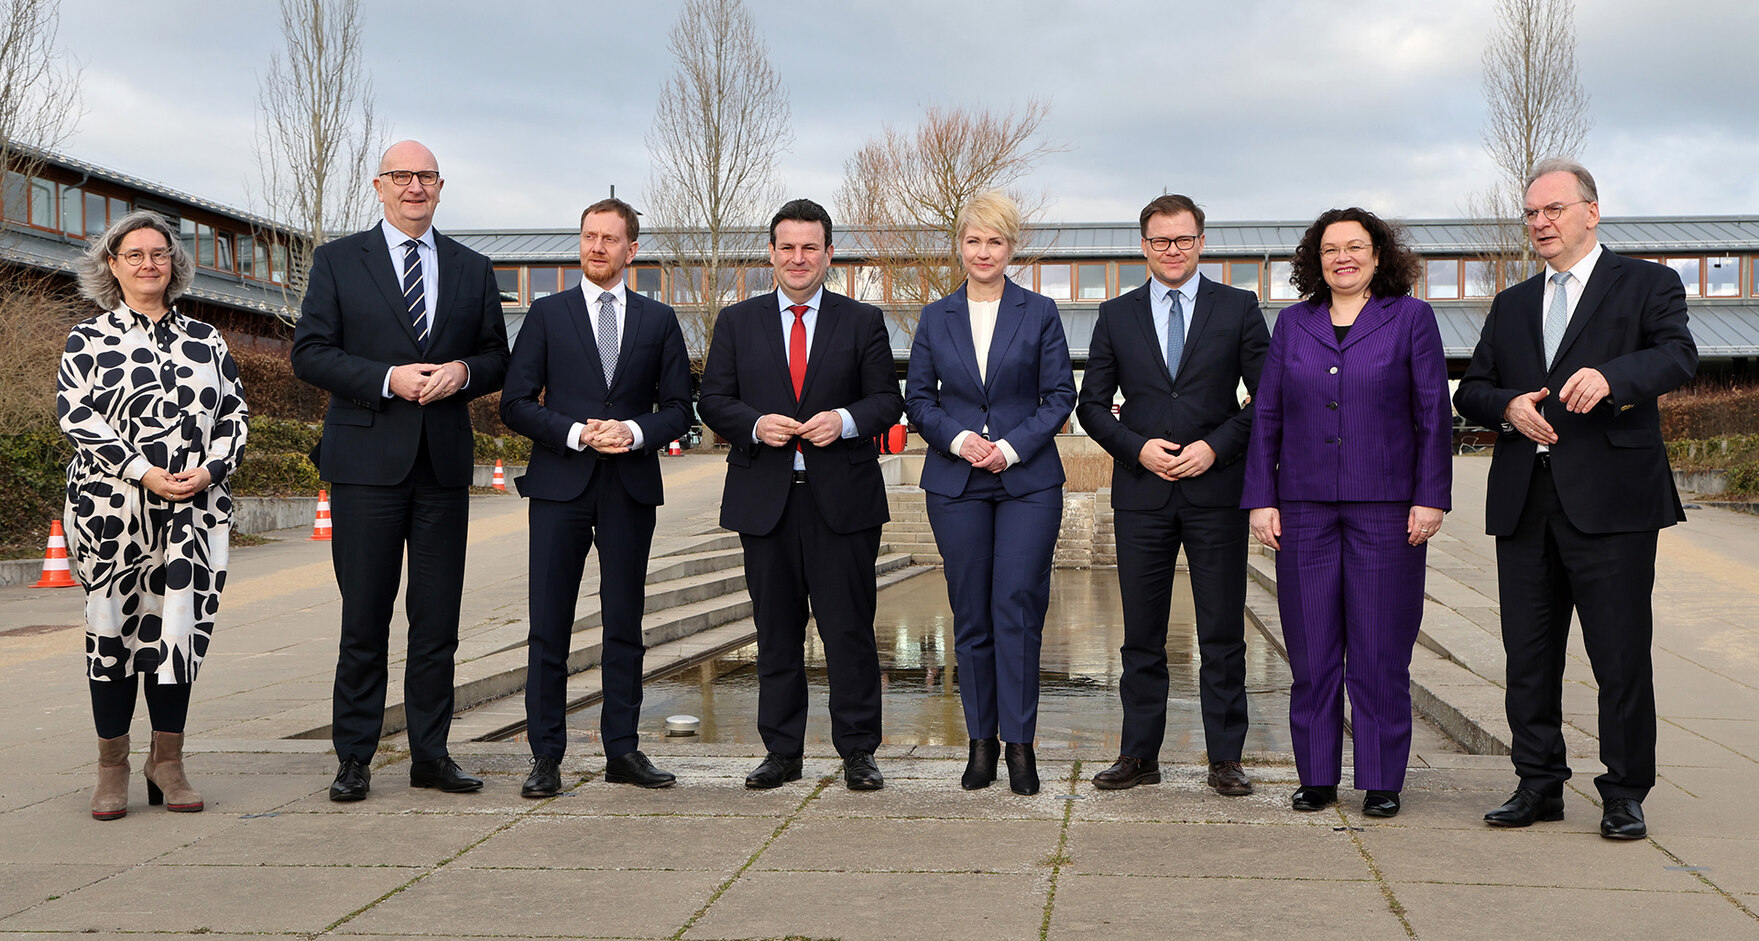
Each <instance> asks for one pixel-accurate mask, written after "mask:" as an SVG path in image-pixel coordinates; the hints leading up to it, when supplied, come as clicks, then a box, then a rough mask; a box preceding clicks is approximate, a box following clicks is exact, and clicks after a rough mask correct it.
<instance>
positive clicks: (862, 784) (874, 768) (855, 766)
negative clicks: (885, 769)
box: [843, 751, 886, 791]
mask: <svg viewBox="0 0 1759 941" xmlns="http://www.w3.org/2000/svg"><path fill="white" fill-rule="evenodd" d="M843 783H844V784H847V785H848V786H849V790H851V791H877V790H879V789H880V788H882V787H885V786H886V779H885V778H883V777H881V776H880V770H879V765H876V764H874V763H873V752H870V751H852V752H850V753H849V755H848V756H847V757H845V758H844V759H843Z"/></svg>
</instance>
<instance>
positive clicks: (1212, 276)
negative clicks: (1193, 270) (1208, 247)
mask: <svg viewBox="0 0 1759 941" xmlns="http://www.w3.org/2000/svg"><path fill="white" fill-rule="evenodd" d="M1197 273H1198V274H1200V275H1203V276H1204V277H1206V278H1208V279H1209V280H1211V281H1217V282H1220V281H1222V263H1221V262H1219V261H1200V262H1198V263H1197ZM1222 283H1226V282H1222Z"/></svg>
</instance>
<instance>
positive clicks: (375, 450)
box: [293, 225, 507, 487]
mask: <svg viewBox="0 0 1759 941" xmlns="http://www.w3.org/2000/svg"><path fill="white" fill-rule="evenodd" d="M434 242H435V247H436V249H437V251H436V254H437V255H438V256H439V267H440V271H439V279H440V297H439V302H438V303H437V304H435V305H434V306H433V309H432V316H433V323H432V324H431V326H430V329H429V333H428V349H427V352H426V353H423V352H422V350H421V347H420V346H418V345H417V344H416V339H415V326H414V324H412V323H411V322H410V319H409V307H408V305H407V304H405V303H404V301H403V289H402V286H401V285H399V284H398V283H397V269H396V267H395V266H394V265H393V264H392V263H391V253H390V251H389V250H388V249H387V248H386V247H385V237H384V235H383V233H382V232H381V231H380V229H379V226H377V225H375V226H373V227H372V228H370V229H367V230H366V231H364V232H357V233H355V234H354V235H350V236H346V237H344V238H340V239H337V240H336V241H334V242H330V243H328V244H325V245H320V246H318V250H317V252H316V253H315V254H314V255H313V256H312V268H311V280H310V282H309V283H308V284H307V286H306V291H305V302H304V303H303V304H301V305H300V314H299V323H298V324H297V325H296V326H295V327H294V332H293V374H294V375H296V376H298V377H299V378H300V379H303V380H305V381H306V382H309V383H311V384H312V385H314V386H317V387H318V388H320V389H325V390H327V391H329V393H330V407H329V410H328V411H327V412H326V413H325V414H324V437H323V440H322V442H321V443H320V444H319V446H318V451H317V452H316V454H315V456H314V460H316V461H317V464H318V473H319V474H321V475H322V476H323V478H324V479H325V480H328V481H331V482H333V483H339V484H378V485H389V484H394V483H397V482H398V481H401V480H402V479H403V478H405V477H407V476H408V475H409V470H410V468H411V467H413V466H414V464H415V456H416V451H417V450H418V448H419V447H420V444H421V438H422V433H423V431H424V430H425V431H426V433H427V440H428V454H429V456H430V458H431V460H432V461H433V465H434V476H435V478H436V479H437V480H438V481H439V483H440V484H441V485H442V486H447V487H467V486H469V485H470V480H471V473H472V470H471V468H472V466H473V465H474V464H475V460H476V459H475V453H476V442H475V438H474V436H473V435H472V433H471V428H470V411H469V409H468V408H467V407H466V403H468V402H469V400H471V399H473V398H476V397H477V396H479V395H488V394H489V393H491V392H494V391H495V390H497V389H499V388H501V380H502V379H503V378H505V376H506V374H507V323H506V321H505V320H504V319H503V318H502V315H501V299H500V292H499V291H498V290H497V289H496V287H495V272H494V268H493V267H492V266H491V265H490V264H489V260H488V259H487V258H485V257H483V256H482V255H479V254H477V253H476V252H473V251H471V250H470V249H468V248H465V247H464V246H462V245H460V244H458V243H457V242H455V241H453V240H451V239H449V238H447V237H446V236H444V235H441V234H439V233H438V232H435V233H434ZM454 360H458V361H462V362H463V363H464V365H465V366H467V367H469V369H470V381H469V383H468V384H467V385H466V386H465V387H464V388H463V389H460V390H459V391H458V392H457V393H455V394H453V395H451V396H448V397H447V398H444V399H441V400H440V401H438V402H435V403H433V404H431V405H427V406H421V405H417V404H415V403H414V402H408V401H405V400H403V399H400V398H396V397H395V396H393V397H390V398H387V397H385V396H384V395H383V390H384V385H385V373H386V371H388V370H389V369H390V368H391V367H393V366H402V365H405V364H408V363H423V362H426V363H449V362H452V361H454Z"/></svg>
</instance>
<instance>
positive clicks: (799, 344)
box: [788, 304, 812, 402]
mask: <svg viewBox="0 0 1759 941" xmlns="http://www.w3.org/2000/svg"><path fill="white" fill-rule="evenodd" d="M788 309H789V310H791V311H793V312H794V327H793V329H791V330H789V331H788V375H789V377H790V378H792V379H793V380H794V401H796V402H798V401H800V390H801V389H802V388H804V387H805V385H806V312H807V311H809V310H811V309H812V308H810V307H808V306H806V305H805V304H796V305H794V306H793V307H790V308H788Z"/></svg>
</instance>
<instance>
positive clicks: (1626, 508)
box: [1454, 250, 1698, 536]
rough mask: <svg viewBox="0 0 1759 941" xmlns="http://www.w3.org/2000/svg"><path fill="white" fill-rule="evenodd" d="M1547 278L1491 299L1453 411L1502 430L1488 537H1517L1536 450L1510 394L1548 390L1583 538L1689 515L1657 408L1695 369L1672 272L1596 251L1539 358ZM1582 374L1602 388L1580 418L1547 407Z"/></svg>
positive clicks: (1564, 492)
mask: <svg viewBox="0 0 1759 941" xmlns="http://www.w3.org/2000/svg"><path fill="white" fill-rule="evenodd" d="M1545 286H1546V276H1545V272H1544V271H1541V273H1540V274H1538V275H1535V276H1534V277H1532V278H1529V279H1527V280H1526V281H1523V282H1521V283H1520V284H1517V285H1515V286H1514V287H1511V288H1509V289H1508V290H1506V291H1503V292H1502V293H1501V294H1498V295H1497V296H1496V300H1495V301H1493V302H1492V303H1491V305H1490V314H1489V316H1487V317H1486V318H1485V320H1484V332H1483V334H1482V335H1481V336H1480V337H1479V340H1478V348H1477V349H1476V350H1474V351H1473V352H1472V361H1471V363H1470V364H1469V365H1467V367H1466V374H1465V376H1464V377H1463V378H1462V379H1461V380H1460V388H1459V391H1458V392H1456V393H1455V394H1454V404H1455V405H1456V406H1457V407H1458V408H1459V410H1460V414H1461V415H1464V416H1465V417H1466V418H1467V420H1469V421H1472V422H1474V423H1476V424H1479V425H1483V426H1484V427H1486V428H1494V429H1501V434H1500V435H1499V436H1498V437H1497V440H1496V453H1495V455H1494V457H1493V458H1492V460H1491V464H1490V481H1489V490H1488V500H1487V504H1486V507H1485V514H1484V524H1485V531H1486V532H1488V533H1490V534H1491V535H1495V536H1508V535H1511V534H1513V533H1514V531H1515V524H1516V522H1517V521H1518V520H1519V519H1520V517H1521V508H1522V507H1523V506H1525V504H1526V501H1527V484H1528V481H1529V480H1530V479H1531V478H1532V475H1533V457H1534V454H1535V453H1536V445H1535V444H1534V443H1533V442H1532V441H1531V440H1529V439H1528V438H1527V437H1526V436H1525V435H1523V434H1521V433H1520V432H1518V431H1515V430H1514V428H1513V427H1512V426H1509V425H1508V424H1507V423H1506V422H1505V421H1504V420H1503V411H1504V410H1505V409H1506V408H1507V407H1508V404H1509V401H1510V400H1511V399H1513V398H1514V397H1515V396H1517V395H1522V394H1525V393H1528V392H1536V391H1538V390H1539V389H1542V388H1544V389H1550V390H1551V392H1552V394H1551V396H1549V397H1547V398H1546V399H1544V400H1543V401H1541V402H1540V403H1539V406H1540V411H1541V413H1542V414H1543V415H1544V416H1545V420H1546V421H1547V422H1550V423H1551V427H1552V428H1553V429H1554V430H1555V431H1556V432H1557V438H1558V441H1557V444H1554V445H1552V446H1551V474H1552V478H1553V480H1555V481H1556V483H1557V496H1558V501H1559V503H1560V504H1562V506H1563V510H1564V515H1565V516H1567V517H1568V518H1569V521H1570V524H1571V525H1573V526H1575V527H1576V528H1577V529H1579V530H1581V531H1583V532H1586V533H1615V532H1637V531H1640V530H1650V529H1660V528H1662V527H1664V526H1671V525H1673V524H1674V523H1676V522H1679V521H1681V520H1684V519H1685V518H1686V516H1685V511H1684V509H1683V508H1682V507H1681V506H1680V497H1679V493H1678V491H1676V490H1675V489H1674V483H1673V474H1672V473H1671V472H1670V470H1669V469H1668V464H1667V449H1666V447H1665V446H1664V445H1663V444H1662V440H1661V413H1660V411H1659V409H1658V408H1657V405H1656V403H1657V400H1658V399H1659V398H1660V397H1661V395H1662V393H1664V392H1667V391H1669V390H1672V389H1675V388H1678V387H1679V386H1680V385H1682V384H1683V383H1685V382H1686V381H1687V380H1689V379H1690V378H1692V375H1693V373H1694V372H1696V371H1697V368H1698V347H1697V346H1696V345H1695V344H1694V343H1693V342H1692V332H1691V330H1690V329H1689V328H1688V327H1687V318H1686V292H1685V288H1684V287H1683V286H1682V285H1681V284H1680V276H1679V274H1678V273H1677V272H1675V271H1674V270H1673V269H1672V268H1668V267H1666V266H1665V265H1658V264H1655V263H1653V262H1647V261H1640V260H1638V259H1635V258H1626V257H1623V256H1621V255H1615V254H1613V253H1612V252H1610V251H1604V250H1603V251H1602V253H1601V256H1600V261H1599V262H1598V263H1597V264H1596V265H1595V266H1594V272H1593V274H1591V275H1590V276H1589V278H1588V283H1587V285H1586V287H1585V289H1584V291H1583V294H1582V299H1581V301H1580V302H1578V304H1577V306H1576V313H1575V316H1573V317H1571V318H1570V325H1569V328H1568V329H1567V330H1566V331H1565V332H1564V338H1563V341H1562V343H1561V344H1560V345H1559V347H1558V356H1557V362H1556V363H1555V364H1552V365H1550V366H1549V367H1548V366H1547V365H1546V363H1545V362H1544V358H1545V353H1544V349H1545V346H1544V340H1543V338H1542V335H1541V334H1542V331H1543V329H1544V328H1543V324H1544V314H1543V305H1544V303H1545V301H1546V298H1545V294H1546V290H1545ZM1583 367H1593V368H1594V369H1598V370H1600V373H1601V375H1603V376H1605V377H1606V381H1607V384H1608V385H1609V386H1611V389H1612V391H1611V393H1610V394H1609V395H1608V396H1607V398H1606V399H1604V400H1602V401H1601V403H1600V404H1599V405H1598V406H1596V407H1595V408H1594V409H1593V410H1592V411H1590V412H1588V413H1587V414H1585V415H1579V414H1575V413H1573V412H1570V411H1568V410H1566V409H1565V408H1563V406H1561V405H1558V404H1556V402H1557V392H1558V390H1560V389H1562V388H1563V385H1564V383H1565V382H1568V381H1569V378H1570V377H1571V376H1572V375H1575V373H1576V371H1577V370H1579V369H1582V368H1583Z"/></svg>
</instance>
